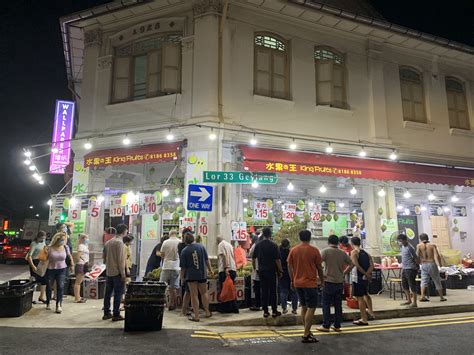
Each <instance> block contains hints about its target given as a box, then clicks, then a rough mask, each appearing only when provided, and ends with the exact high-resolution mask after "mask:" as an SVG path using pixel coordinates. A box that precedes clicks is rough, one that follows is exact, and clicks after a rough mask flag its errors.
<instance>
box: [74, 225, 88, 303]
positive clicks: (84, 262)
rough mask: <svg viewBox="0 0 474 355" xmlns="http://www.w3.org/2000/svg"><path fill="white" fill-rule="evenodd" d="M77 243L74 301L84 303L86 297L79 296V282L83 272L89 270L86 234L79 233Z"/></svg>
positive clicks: (82, 277)
mask: <svg viewBox="0 0 474 355" xmlns="http://www.w3.org/2000/svg"><path fill="white" fill-rule="evenodd" d="M77 244H78V245H77V263H76V267H75V269H74V273H75V275H76V281H75V282H74V303H86V299H85V298H83V297H81V284H82V281H83V280H84V274H85V273H87V272H89V236H88V235H87V234H82V233H81V234H79V236H78V238H77Z"/></svg>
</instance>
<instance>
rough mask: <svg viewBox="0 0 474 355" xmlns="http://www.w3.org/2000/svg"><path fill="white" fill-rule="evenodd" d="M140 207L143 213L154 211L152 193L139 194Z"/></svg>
mask: <svg viewBox="0 0 474 355" xmlns="http://www.w3.org/2000/svg"><path fill="white" fill-rule="evenodd" d="M141 208H142V212H143V213H145V214H152V213H156V201H155V195H154V194H142V195H141Z"/></svg>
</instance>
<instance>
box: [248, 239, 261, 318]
mask: <svg viewBox="0 0 474 355" xmlns="http://www.w3.org/2000/svg"><path fill="white" fill-rule="evenodd" d="M262 240H263V235H260V237H257V239H256V241H255V242H254V244H253V245H252V247H251V248H250V251H249V257H250V258H252V260H253V255H254V253H255V246H256V245H257V244H258V243H259V242H261V241H262ZM253 263H254V265H253V268H252V275H251V276H250V278H251V279H252V288H253V292H254V294H255V304H253V305H252V306H251V307H250V310H251V311H259V310H260V307H261V306H262V294H261V292H260V291H261V288H260V278H259V277H258V260H257V259H255V260H254V261H253Z"/></svg>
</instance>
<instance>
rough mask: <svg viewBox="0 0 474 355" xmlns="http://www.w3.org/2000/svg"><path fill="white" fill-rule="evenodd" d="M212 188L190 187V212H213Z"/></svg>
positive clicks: (205, 186)
mask: <svg viewBox="0 0 474 355" xmlns="http://www.w3.org/2000/svg"><path fill="white" fill-rule="evenodd" d="M212 195H213V188H212V186H207V185H188V206H187V210H188V211H206V212H210V211H212Z"/></svg>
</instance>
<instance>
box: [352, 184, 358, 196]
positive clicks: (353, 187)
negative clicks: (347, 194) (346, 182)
mask: <svg viewBox="0 0 474 355" xmlns="http://www.w3.org/2000/svg"><path fill="white" fill-rule="evenodd" d="M356 194H357V189H356V188H355V186H352V189H351V195H356Z"/></svg>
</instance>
